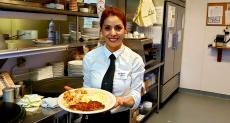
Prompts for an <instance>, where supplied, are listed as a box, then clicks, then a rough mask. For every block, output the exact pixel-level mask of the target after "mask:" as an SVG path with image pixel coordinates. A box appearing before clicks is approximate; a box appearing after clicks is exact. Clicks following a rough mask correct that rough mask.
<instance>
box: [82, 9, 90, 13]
mask: <svg viewBox="0 0 230 123" xmlns="http://www.w3.org/2000/svg"><path fill="white" fill-rule="evenodd" d="M80 12H83V13H89V9H88V8H80Z"/></svg>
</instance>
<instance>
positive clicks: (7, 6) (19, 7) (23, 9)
mask: <svg viewBox="0 0 230 123" xmlns="http://www.w3.org/2000/svg"><path fill="white" fill-rule="evenodd" d="M0 8H1V10H7V11H20V12H31V13H45V14H60V15H70V16H80V17H95V18H97V17H98V15H97V14H90V13H82V12H74V11H67V10H58V9H49V8H42V7H32V6H25V5H17V4H11V3H3V2H0Z"/></svg>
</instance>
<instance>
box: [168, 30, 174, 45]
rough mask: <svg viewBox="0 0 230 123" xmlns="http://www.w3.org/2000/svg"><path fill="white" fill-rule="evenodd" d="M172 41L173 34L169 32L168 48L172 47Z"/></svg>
mask: <svg viewBox="0 0 230 123" xmlns="http://www.w3.org/2000/svg"><path fill="white" fill-rule="evenodd" d="M172 41H173V32H172V31H169V33H168V48H170V47H172Z"/></svg>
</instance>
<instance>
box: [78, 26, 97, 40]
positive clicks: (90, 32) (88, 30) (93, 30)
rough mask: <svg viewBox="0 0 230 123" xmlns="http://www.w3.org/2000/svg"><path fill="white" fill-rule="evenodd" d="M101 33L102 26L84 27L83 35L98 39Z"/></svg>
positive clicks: (83, 36)
mask: <svg viewBox="0 0 230 123" xmlns="http://www.w3.org/2000/svg"><path fill="white" fill-rule="evenodd" d="M99 33H100V28H83V32H82V35H81V37H82V38H83V39H84V38H87V39H88V40H90V39H98V38H99Z"/></svg>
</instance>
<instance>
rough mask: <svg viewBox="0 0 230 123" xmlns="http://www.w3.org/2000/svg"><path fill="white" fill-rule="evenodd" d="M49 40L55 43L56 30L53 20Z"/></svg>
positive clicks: (50, 25) (49, 30) (50, 24)
mask: <svg viewBox="0 0 230 123" xmlns="http://www.w3.org/2000/svg"><path fill="white" fill-rule="evenodd" d="M48 40H51V41H55V29H54V22H53V19H51V21H50V23H49V29H48Z"/></svg>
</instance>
